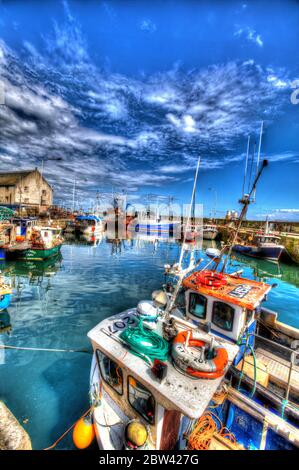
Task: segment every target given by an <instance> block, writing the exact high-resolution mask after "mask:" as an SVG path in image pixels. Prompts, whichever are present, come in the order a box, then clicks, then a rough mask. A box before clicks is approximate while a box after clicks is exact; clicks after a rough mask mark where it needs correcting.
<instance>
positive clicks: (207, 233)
mask: <svg viewBox="0 0 299 470" xmlns="http://www.w3.org/2000/svg"><path fill="white" fill-rule="evenodd" d="M217 235H218V232H216V231H214V230H203V233H202V237H203V239H204V240H215V238H216V237H217Z"/></svg>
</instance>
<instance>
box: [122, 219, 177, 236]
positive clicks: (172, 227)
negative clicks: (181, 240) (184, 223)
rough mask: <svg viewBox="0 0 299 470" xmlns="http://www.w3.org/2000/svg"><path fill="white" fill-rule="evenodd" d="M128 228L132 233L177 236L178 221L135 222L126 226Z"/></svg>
mask: <svg viewBox="0 0 299 470" xmlns="http://www.w3.org/2000/svg"><path fill="white" fill-rule="evenodd" d="M128 230H129V231H130V232H133V233H142V234H147V235H157V236H173V235H177V236H179V235H180V233H179V231H180V223H179V222H157V223H155V222H148V223H146V222H137V223H136V224H134V225H133V224H131V225H129V226H128Z"/></svg>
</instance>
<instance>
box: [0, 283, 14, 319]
mask: <svg viewBox="0 0 299 470" xmlns="http://www.w3.org/2000/svg"><path fill="white" fill-rule="evenodd" d="M11 294H12V290H11V288H10V287H9V286H8V285H7V284H6V283H5V282H4V280H3V279H2V278H0V312H1V311H2V310H5V309H7V307H8V306H9V304H10V301H11Z"/></svg>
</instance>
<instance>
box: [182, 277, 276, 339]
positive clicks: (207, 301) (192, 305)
mask: <svg viewBox="0 0 299 470" xmlns="http://www.w3.org/2000/svg"><path fill="white" fill-rule="evenodd" d="M222 278H223V282H222V285H220V286H218V287H214V286H213V285H211V286H206V285H204V284H203V283H201V282H198V275H197V274H191V276H189V277H188V278H187V279H185V280H184V282H183V285H184V287H185V290H186V293H185V296H186V316H187V318H188V319H190V320H192V321H193V322H194V323H196V324H198V325H200V326H204V325H205V324H209V325H210V328H211V330H212V331H213V332H214V333H216V334H219V335H220V336H224V337H226V338H229V339H231V340H233V341H235V342H237V341H238V340H239V339H240V337H241V336H242V333H243V332H244V331H245V329H248V328H250V326H251V325H252V324H253V323H254V321H255V319H254V311H255V309H256V308H257V307H258V306H259V305H260V304H261V302H262V301H263V299H264V298H265V296H266V295H267V293H268V292H269V291H270V289H271V286H270V285H268V284H265V283H261V282H256V281H251V280H248V279H243V278H241V277H238V276H231V275H227V274H226V275H223V276H222ZM211 282H212V281H211Z"/></svg>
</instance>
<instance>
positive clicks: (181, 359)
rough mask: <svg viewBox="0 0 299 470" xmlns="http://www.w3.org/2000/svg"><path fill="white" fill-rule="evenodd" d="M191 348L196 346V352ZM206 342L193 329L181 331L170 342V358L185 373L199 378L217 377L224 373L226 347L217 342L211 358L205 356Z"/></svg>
mask: <svg viewBox="0 0 299 470" xmlns="http://www.w3.org/2000/svg"><path fill="white" fill-rule="evenodd" d="M188 346H189V347H191V348H198V349H199V350H200V351H197V354H196V353H194V351H192V350H188ZM207 346H208V343H207V342H206V341H204V340H203V339H202V336H201V335H200V334H199V333H197V332H194V331H190V330H188V331H181V332H180V333H179V334H178V335H177V336H176V337H175V339H174V341H173V344H172V358H173V360H174V362H175V364H176V365H177V366H178V367H179V368H180V369H182V370H183V371H184V372H186V374H188V375H191V376H193V377H197V378H201V379H217V378H218V377H221V376H222V375H224V373H225V369H226V366H227V364H228V354H227V351H226V349H225V348H224V347H223V346H221V345H219V344H218V343H216V344H215V342H214V346H213V354H212V357H211V358H206V351H207Z"/></svg>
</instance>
